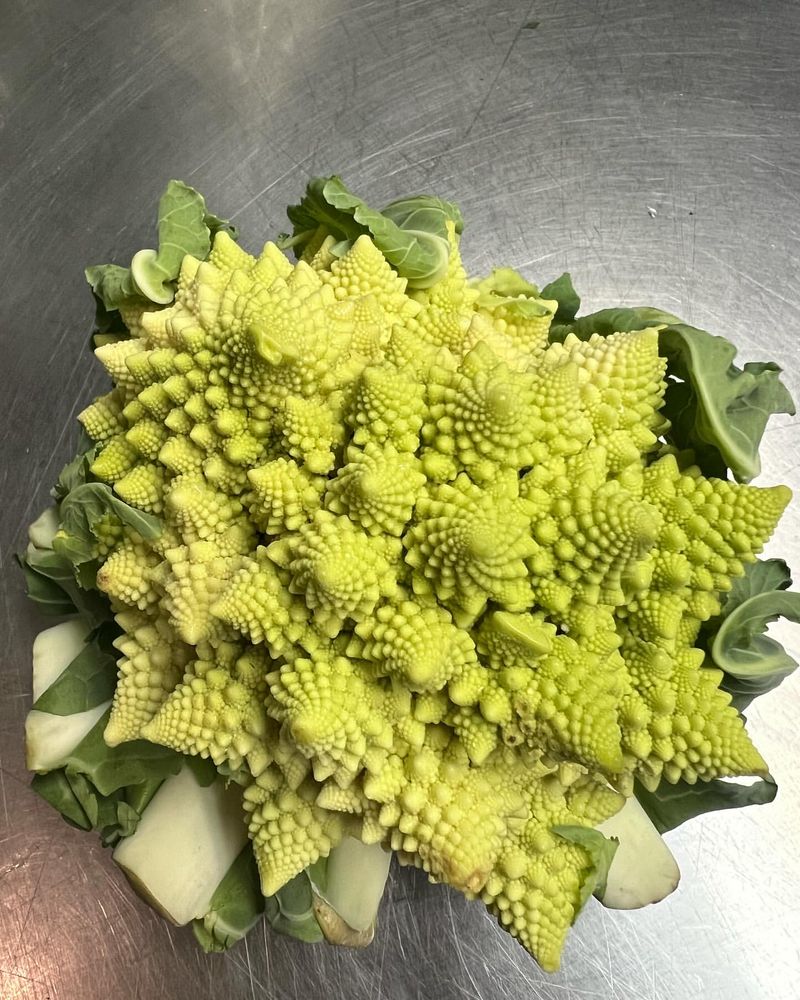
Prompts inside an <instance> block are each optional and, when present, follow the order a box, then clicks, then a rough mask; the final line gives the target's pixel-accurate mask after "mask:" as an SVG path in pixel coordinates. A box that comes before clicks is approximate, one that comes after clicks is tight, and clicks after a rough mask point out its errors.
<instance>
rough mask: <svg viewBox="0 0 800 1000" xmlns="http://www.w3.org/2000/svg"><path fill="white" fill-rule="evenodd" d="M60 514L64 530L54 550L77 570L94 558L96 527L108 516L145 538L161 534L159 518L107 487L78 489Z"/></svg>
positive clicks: (57, 538) (86, 486)
mask: <svg viewBox="0 0 800 1000" xmlns="http://www.w3.org/2000/svg"><path fill="white" fill-rule="evenodd" d="M60 513H61V529H60V530H59V532H58V534H57V535H56V537H55V539H54V540H53V547H54V549H55V551H56V552H57V553H58V554H59V555H61V556H63V557H64V558H65V559H68V560H69V562H70V563H72V565H73V566H80V565H81V564H82V563H86V562H89V561H90V560H91V559H92V558H93V554H94V548H95V542H96V538H95V535H94V527H95V525H96V524H97V523H98V522H99V521H101V520H102V519H103V518H104V517H105V515H107V514H114V515H115V516H116V517H118V518H119V520H120V521H122V523H123V524H126V525H128V527H130V528H133V530H134V531H136V532H138V533H139V534H140V535H141V536H142V538H157V537H158V536H159V535H160V534H161V522H160V521H159V520H158V518H157V517H153V515H152V514H145V513H144V512H143V511H140V510H137V509H136V508H135V507H131V506H130V505H129V504H127V503H125V502H124V501H122V500H120V498H119V497H118V496H116V495H115V494H114V493H112V492H111V489H110V488H109V487H108V486H106V484H105V483H84V484H83V485H81V486H77V487H75V489H73V490H71V491H70V492H69V493H68V494H67V496H66V497H65V498H64V499H63V501H62V502H61V511H60Z"/></svg>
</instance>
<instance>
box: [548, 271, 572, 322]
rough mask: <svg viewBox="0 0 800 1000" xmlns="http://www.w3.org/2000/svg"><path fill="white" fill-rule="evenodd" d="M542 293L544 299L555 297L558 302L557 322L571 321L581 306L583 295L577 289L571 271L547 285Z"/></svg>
mask: <svg viewBox="0 0 800 1000" xmlns="http://www.w3.org/2000/svg"><path fill="white" fill-rule="evenodd" d="M540 295H541V298H543V299H555V300H556V302H558V309H557V310H556V315H555V321H556V323H571V322H572V320H573V319H575V314H576V313H577V312H578V310H579V309H580V307H581V297H580V295H578V293H577V292H576V291H575V288H574V286H573V284H572V276H571V275H570V273H569V271H565V272H564V273H563V274H562V275H561V276H560V277H558V278H556V279H555V281H551V282H550V283H549V284H548V285H545V286H544V288H543V289H542V291H541V293H540Z"/></svg>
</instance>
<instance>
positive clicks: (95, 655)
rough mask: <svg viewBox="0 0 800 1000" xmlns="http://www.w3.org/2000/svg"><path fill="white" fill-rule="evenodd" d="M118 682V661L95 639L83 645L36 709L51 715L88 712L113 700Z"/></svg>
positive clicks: (40, 700)
mask: <svg viewBox="0 0 800 1000" xmlns="http://www.w3.org/2000/svg"><path fill="white" fill-rule="evenodd" d="M116 682H117V665H116V660H115V658H114V657H113V656H112V655H110V654H109V653H108V652H106V651H104V650H103V649H101V648H100V644H99V643H98V642H97V641H96V640H95V641H92V642H89V643H88V644H87V645H86V646H84V648H83V649H82V650H81V652H80V653H78V655H77V656H76V657H75V659H74V660H73V661H72V662H71V663H69V664H68V665H67V666H66V667H65V668H64V670H63V671H62V673H61V674H60V675H59V676H58V677H57V678H56V679H55V681H54V682H53V683H52V684H51V685H50V687H49V688H47V690H46V691H43V692H42V694H41V695H40V696H39V697H38V698H37V699H36V701H35V702H34V704H33V707H34V708H35V709H37V710H38V711H40V712H49V713H50V714H51V715H75V714H76V713H77V712H85V711H87V710H88V709H90V708H95V707H96V706H97V705H101V704H102V703H103V702H104V701H108V700H109V699H110V698H112V697H113V696H114V688H115V687H116Z"/></svg>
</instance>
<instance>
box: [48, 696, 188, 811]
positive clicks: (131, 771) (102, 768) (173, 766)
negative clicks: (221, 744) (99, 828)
mask: <svg viewBox="0 0 800 1000" xmlns="http://www.w3.org/2000/svg"><path fill="white" fill-rule="evenodd" d="M110 711H111V710H110V709H109V711H108V712H104V713H103V715H102V716H101V717H100V719H99V720H98V721H97V724H96V725H95V726H94V728H93V729H92V730H91V731H90V732H89V733H88V734H87V735H86V736H85V737H84V739H82V740H81V742H80V743H79V744H78V746H76V747H75V749H74V750H73V751H72V753H71V754H70V755H69V757H68V758H67V760H66V764H65V766H66V767H69V768H71V769H72V770H73V771H77V772H79V773H80V774H83V775H85V776H86V777H87V778H89V779H90V780H91V782H92V784H93V785H94V786H95V788H96V789H97V791H98V792H99V793H100V794H101V795H111V794H112V793H113V792H116V791H117V790H118V789H120V788H127V787H128V786H129V785H137V784H140V783H142V782H151V781H155V780H157V779H158V780H163V779H164V778H166V777H167V776H168V775H170V774H177V773H178V771H180V769H181V766H182V764H183V757H182V756H181V755H180V754H178V753H176V752H175V751H174V750H169V749H168V748H167V747H162V746H159V745H158V744H156V743H148V742H147V740H131V741H130V742H129V743H121V744H120V745H119V746H116V747H110V746H108V745H107V744H106V742H105V740H104V739H103V731H104V729H105V728H106V724H107V723H108V717H109V714H110Z"/></svg>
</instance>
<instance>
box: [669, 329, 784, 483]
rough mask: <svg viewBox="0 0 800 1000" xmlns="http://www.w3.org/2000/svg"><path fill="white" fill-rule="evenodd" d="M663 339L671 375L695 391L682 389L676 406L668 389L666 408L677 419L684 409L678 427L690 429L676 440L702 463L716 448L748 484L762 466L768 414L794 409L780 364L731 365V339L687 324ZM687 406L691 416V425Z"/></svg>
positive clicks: (703, 464)
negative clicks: (783, 381) (760, 445)
mask: <svg viewBox="0 0 800 1000" xmlns="http://www.w3.org/2000/svg"><path fill="white" fill-rule="evenodd" d="M659 344H660V349H661V352H662V353H663V354H666V356H667V358H668V361H669V369H668V371H669V374H670V375H674V376H677V377H678V378H680V379H682V380H683V381H684V383H686V384H687V385H689V386H690V387H691V390H692V391H691V395H689V396H688V398H687V394H686V391H685V390H684V391H683V392H682V393H681V395H680V396H678V404H677V406H676V405H675V404H674V403H673V401H672V398H671V391H670V389H669V388H668V389H667V394H666V400H665V405H664V413H665V415H666V416H667V417H668V418H669V419H670V420H673V419H674V418H677V413H678V412H680V413H681V414H682V416H681V418H680V426H681V427H682V428H685V429H686V431H687V432H688V433H686V434H685V439H684V440H682V441H677V442H675V443H676V444H677V446H678V447H681V448H692V449H693V450H694V452H695V454H696V455H697V458H698V464H699V465H700V466H701V468H705V467H706V462H705V460H704V455H705V454H706V453H707V452H709V451H711V453H712V455H713V453H714V452H715V451H716V452H718V453H719V455H720V457H721V459H722V461H723V462H724V464H725V466H726V467H727V468H729V469H730V470H731V472H732V473H733V475H734V477H735V478H736V480H737V481H738V482H744V483H749V482H750V480H751V479H754V478H755V477H756V476H757V475H758V473H759V472H760V471H761V462H760V460H759V456H758V446H759V444H760V443H761V438H762V436H763V434H764V429H765V427H766V425H767V421H768V420H769V418H770V416H771V415H772V414H773V413H794V412H795V408H794V402H793V401H792V397H791V396H790V394H789V390H788V389H787V388H786V387H785V386H784V385H783V383H782V382H781V381H780V378H779V376H780V373H781V369H780V368H779V367H778V366H777V365H776V364H774V363H773V362H748V363H747V364H746V365H745V366H744V368H742V369H739V368H737V367H736V366H735V365H734V364H733V359H734V357H735V356H736V348H735V347H734V346H733V344H731V343H730V342H729V341H727V340H726V339H725V338H724V337H713V336H712V335H711V334H710V333H706V331H705V330H698V329H696V328H695V327H691V326H686V325H685V324H683V323H680V324H675V325H673V326H670V327H667V328H666V329H664V330H662V331H661V332H660V334H659ZM672 411H677V412H675V413H673V412H672ZM687 411H688V414H691V415H692V417H693V419H692V421H691V423H692V426H691V429H690V428H689V427H688V421H687ZM675 423H676V426H677V425H678V420H677V419H675Z"/></svg>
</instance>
